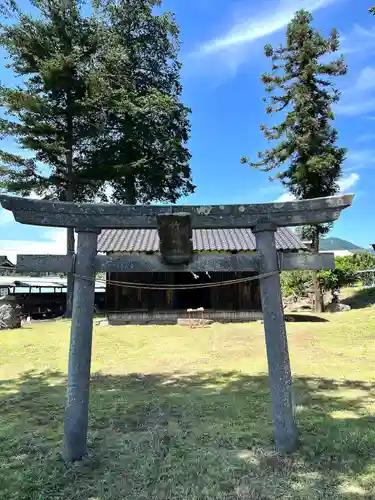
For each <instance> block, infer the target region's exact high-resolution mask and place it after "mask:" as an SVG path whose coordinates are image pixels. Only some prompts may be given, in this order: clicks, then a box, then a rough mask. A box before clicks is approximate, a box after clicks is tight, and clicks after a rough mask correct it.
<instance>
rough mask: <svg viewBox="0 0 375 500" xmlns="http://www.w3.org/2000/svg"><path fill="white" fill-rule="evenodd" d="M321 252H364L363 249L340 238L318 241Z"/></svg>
mask: <svg viewBox="0 0 375 500" xmlns="http://www.w3.org/2000/svg"><path fill="white" fill-rule="evenodd" d="M320 250H321V251H326V252H327V251H332V252H333V251H334V250H336V251H337V250H348V251H349V252H364V251H365V249H364V248H362V247H359V246H358V245H355V244H354V243H351V242H350V241H347V240H342V239H341V238H322V239H321V240H320Z"/></svg>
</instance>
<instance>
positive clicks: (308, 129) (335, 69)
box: [241, 10, 347, 310]
mask: <svg viewBox="0 0 375 500" xmlns="http://www.w3.org/2000/svg"><path fill="white" fill-rule="evenodd" d="M312 21H313V18H312V15H311V14H310V13H309V12H307V11H304V10H301V11H298V12H297V13H296V14H295V16H294V18H293V19H292V21H291V22H290V23H289V24H288V27H287V31H286V43H285V45H284V46H280V47H277V48H272V47H271V46H270V45H266V47H265V55H266V57H268V58H270V59H271V62H272V71H271V72H270V73H266V74H263V75H262V82H263V83H264V85H265V90H266V92H267V93H268V94H269V96H268V98H265V99H264V101H265V102H267V108H266V111H267V114H269V115H271V114H273V113H282V114H283V117H284V119H283V121H282V122H281V123H280V124H279V125H274V126H267V125H262V126H261V130H262V131H263V133H264V136H265V138H266V139H267V140H268V141H277V144H276V145H275V146H274V147H272V148H270V149H267V150H265V151H262V152H259V153H258V157H259V161H257V162H249V161H248V159H247V158H245V157H244V158H242V159H241V161H242V163H249V164H250V165H251V166H252V167H254V168H257V169H259V170H262V171H264V172H271V171H273V170H275V169H279V168H280V167H284V168H283V169H281V170H279V171H278V172H277V173H276V175H275V176H274V177H272V178H271V179H270V180H275V179H279V180H280V181H281V183H282V184H283V185H284V186H285V187H286V188H287V189H288V190H289V192H290V193H291V194H292V195H294V196H295V197H296V198H297V199H307V198H318V197H324V196H331V195H334V194H336V193H337V192H338V190H339V186H338V180H339V178H340V176H341V172H342V164H343V161H344V159H345V154H346V150H345V149H344V148H342V147H339V146H338V145H337V139H338V133H337V130H336V129H335V128H334V127H333V126H332V120H333V119H334V115H333V111H332V105H333V104H334V103H336V102H337V101H338V100H339V97H340V93H339V91H338V90H337V89H336V87H335V85H334V82H333V77H336V76H341V75H345V73H346V72H347V67H346V64H345V61H344V59H343V57H342V56H340V57H338V58H336V59H329V60H328V58H327V56H330V55H331V54H332V53H334V52H336V51H337V50H338V49H339V36H338V33H337V31H336V30H335V29H333V30H332V32H331V34H330V36H329V37H328V38H324V37H323V35H322V34H321V33H320V32H319V31H317V30H316V29H315V28H314V27H313V26H312ZM327 229H328V228H327V226H315V227H314V228H309V229H308V231H307V232H308V234H309V236H310V238H311V239H312V242H313V247H314V250H315V251H318V250H319V235H320V234H322V233H325V232H326V231H327ZM317 288H318V287H317ZM321 307H322V300H321V296H320V294H319V291H318V290H317V291H316V308H317V310H320V309H321Z"/></svg>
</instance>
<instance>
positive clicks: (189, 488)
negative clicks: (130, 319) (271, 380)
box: [0, 307, 375, 500]
mask: <svg viewBox="0 0 375 500" xmlns="http://www.w3.org/2000/svg"><path fill="white" fill-rule="evenodd" d="M322 319H325V321H324V322H313V323H310V322H301V323H298V322H294V323H288V336H289V344H290V351H291V361H292V369H293V374H294V388H295V403H296V418H297V421H298V428H299V431H300V447H299V449H298V451H297V452H296V453H294V454H293V455H291V456H288V457H284V458H282V457H278V456H277V455H276V454H275V452H274V444H273V432H272V422H271V417H270V394H269V390H268V382H267V376H266V371H267V365H266V357H265V348H264V336H263V326H262V325H261V324H257V323H252V324H241V325H212V326H210V327H209V328H202V329H194V330H190V329H189V328H185V327H178V326H173V327H163V326H142V327H131V326H129V327H106V326H98V327H96V328H95V332H94V345H93V363H92V368H93V377H92V385H91V402H90V433H89V449H90V455H89V457H88V458H87V459H85V460H83V461H82V462H79V463H75V464H73V465H68V464H66V463H64V460H63V458H62V455H61V452H62V437H63V412H64V399H65V384H66V369H67V359H68V339H69V324H68V323H67V322H58V323H44V324H36V325H34V326H31V327H30V326H29V327H25V328H23V329H21V330H17V331H8V332H0V455H1V457H0V468H1V470H0V498H4V499H19V500H22V499H35V500H53V499H64V500H74V499H76V500H78V499H80V500H83V499H84V500H109V499H111V500H123V499H126V500H133V499H134V500H135V499H137V500H138V499H140V500H144V499H150V500H151V499H165V500H166V499H170V500H172V499H173V500H198V499H199V500H213V499H215V500H216V499H220V500H271V499H272V500H273V499H280V498H281V499H309V500H318V499H333V500H335V499H345V500H370V499H372V500H373V499H375V418H374V411H375V371H374V366H375V342H374V337H375V310H374V308H372V307H369V308H365V309H356V310H353V311H351V312H348V313H341V314H337V315H329V316H328V315H327V316H322Z"/></svg>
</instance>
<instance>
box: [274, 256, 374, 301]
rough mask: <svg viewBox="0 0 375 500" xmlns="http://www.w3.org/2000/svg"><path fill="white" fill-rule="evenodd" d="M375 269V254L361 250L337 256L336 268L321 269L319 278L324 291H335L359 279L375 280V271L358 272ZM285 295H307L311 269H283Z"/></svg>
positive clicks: (282, 289)
mask: <svg viewBox="0 0 375 500" xmlns="http://www.w3.org/2000/svg"><path fill="white" fill-rule="evenodd" d="M365 269H375V256H374V255H371V254H370V253H368V252H359V253H355V254H353V255H348V256H346V257H336V258H335V269H332V270H330V271H319V272H318V279H319V284H320V287H321V289H322V291H323V292H335V291H338V290H340V289H341V288H343V287H346V286H350V285H353V284H354V283H356V282H358V280H359V279H360V280H363V281H366V282H374V279H375V276H374V273H364V274H362V273H361V274H357V273H356V271H361V270H365ZM280 281H281V291H282V294H283V297H289V296H290V295H293V294H295V295H296V296H297V297H305V296H306V295H307V291H308V289H309V288H310V287H311V286H312V276H311V272H309V271H283V272H282V273H281V275H280Z"/></svg>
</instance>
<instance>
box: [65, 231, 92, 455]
mask: <svg viewBox="0 0 375 500" xmlns="http://www.w3.org/2000/svg"><path fill="white" fill-rule="evenodd" d="M97 236H98V233H97V231H90V230H85V231H79V232H78V244H77V257H76V267H75V273H76V274H75V280H74V300H73V318H72V325H71V331H70V351H69V369H68V392H67V403H66V409H65V420H64V447H65V456H66V458H67V460H69V461H74V460H80V459H81V458H82V457H83V456H84V455H86V453H87V427H88V405H89V386H90V366H91V345H92V324H93V314H94V299H95V257H96V252H97Z"/></svg>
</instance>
